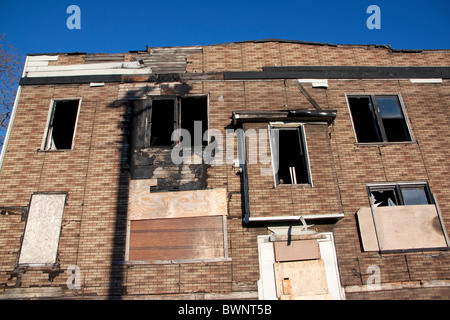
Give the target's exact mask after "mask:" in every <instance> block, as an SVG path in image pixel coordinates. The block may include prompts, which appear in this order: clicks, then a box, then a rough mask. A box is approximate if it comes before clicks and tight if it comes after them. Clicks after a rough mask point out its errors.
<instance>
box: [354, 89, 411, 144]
mask: <svg viewBox="0 0 450 320" xmlns="http://www.w3.org/2000/svg"><path fill="white" fill-rule="evenodd" d="M348 103H349V106H350V112H351V114H352V119H353V126H354V128H355V133H356V136H357V140H358V142H362V143H364V142H403V141H411V135H410V133H409V130H408V126H407V124H406V119H405V116H404V114H403V111H402V108H401V105H400V101H399V98H398V96H373V95H371V96H351V97H349V98H348Z"/></svg>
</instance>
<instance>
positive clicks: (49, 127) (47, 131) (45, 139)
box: [40, 97, 82, 152]
mask: <svg viewBox="0 0 450 320" xmlns="http://www.w3.org/2000/svg"><path fill="white" fill-rule="evenodd" d="M76 100H78V107H77V115H76V119H75V125H74V129H73V135H72V144H71V146H70V149H51V148H47V145H48V143H49V141H48V139H49V134H50V130H53V126H52V125H53V121H52V119H53V117H54V114H55V108H56V105H57V103H58V102H60V101H76ZM81 103H82V98H81V97H76V98H58V99H51V101H50V107H49V110H48V115H47V121H46V124H45V130H44V136H43V137H42V143H41V148H40V151H45V152H55V151H70V150H74V148H75V137H76V134H77V128H78V120H79V118H80V110H81Z"/></svg>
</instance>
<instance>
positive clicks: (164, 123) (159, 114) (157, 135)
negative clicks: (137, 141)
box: [150, 100, 175, 147]
mask: <svg viewBox="0 0 450 320" xmlns="http://www.w3.org/2000/svg"><path fill="white" fill-rule="evenodd" d="M174 105H175V103H174V100H153V102H152V108H151V110H152V112H151V130H150V137H151V139H150V146H151V147H155V146H171V145H172V132H173V130H174V122H175V118H174Z"/></svg>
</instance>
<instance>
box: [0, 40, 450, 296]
mask: <svg viewBox="0 0 450 320" xmlns="http://www.w3.org/2000/svg"><path fill="white" fill-rule="evenodd" d="M66 60H67V59H66ZM188 61H189V62H190V63H189V64H188V71H189V70H190V71H195V72H220V71H225V70H226V71H240V70H262V67H264V66H274V65H279V66H282V65H284V66H287V65H378V66H385V65H389V66H408V65H411V66H415V65H423V66H430V65H436V66H438V65H449V63H450V52H449V51H424V52H421V53H404V52H392V50H389V49H388V48H385V47H363V46H337V47H334V46H322V45H309V44H296V43H278V42H267V43H240V44H225V45H216V46H205V47H204V48H203V53H198V54H193V55H191V56H190V57H189V58H188ZM63 62H64V61H63ZM189 84H191V85H192V87H193V88H192V90H191V92H190V93H196V94H198V93H201V94H209V101H210V104H209V110H210V111H209V112H210V114H209V116H210V118H209V119H210V128H217V129H219V130H221V131H222V132H223V133H224V134H225V127H227V126H228V125H230V123H231V119H230V117H231V114H232V111H234V110H280V109H284V108H288V109H298V108H309V109H311V108H312V106H310V104H309V102H308V101H307V100H306V99H305V98H304V96H303V95H302V94H301V93H300V91H299V90H298V88H297V87H296V86H295V85H294V82H293V81H292V80H286V81H284V80H275V81H204V82H192V83H189ZM305 87H306V89H307V90H308V92H309V93H310V94H311V96H312V97H313V98H314V99H315V100H316V101H317V102H318V104H319V105H320V106H321V107H322V108H323V109H333V110H337V118H336V120H335V122H334V124H333V125H331V126H330V127H329V128H326V127H325V126H307V128H306V138H307V143H308V148H309V149H308V152H309V156H310V161H311V166H312V169H311V170H312V173H313V182H314V184H315V186H314V187H313V188H311V189H310V190H305V188H296V187H294V188H289V192H284V191H283V192H282V191H281V189H280V191H278V190H272V189H273V177H269V179H268V180H267V181H266V180H264V181H260V184H261V187H262V188H260V189H259V191H258V190H257V191H256V192H255V190H254V189H253V187H252V188H251V190H250V191H251V192H252V197H253V199H254V201H255V202H254V203H252V206H253V207H252V208H253V209H252V212H257V210H262V211H261V213H262V212H265V213H264V214H266V213H267V214H272V213H276V214H286V215H288V214H289V215H294V214H295V215H297V214H299V212H298V211H299V210H300V212H302V213H303V212H308V213H309V214H312V213H318V212H319V211H320V213H339V212H341V211H342V212H343V213H344V214H345V217H344V218H343V219H342V220H340V221H339V222H338V223H336V224H335V225H329V226H325V227H326V228H328V229H332V230H333V232H334V235H335V240H336V247H337V257H338V263H339V271H340V276H341V283H342V285H343V286H344V287H346V286H355V285H364V284H365V283H366V281H367V277H368V276H369V274H368V273H367V267H368V266H370V265H377V266H379V267H380V271H381V281H382V284H390V283H397V282H407V283H409V282H411V281H420V280H424V281H425V280H446V279H448V278H449V277H450V270H449V269H450V261H449V260H450V255H449V252H447V251H444V252H438V251H432V252H418V253H404V254H388V255H387V254H386V255H384V254H383V255H380V254H378V253H368V252H363V251H362V249H361V245H360V238H359V233H358V228H357V221H356V218H355V212H356V211H357V210H358V209H359V207H361V206H367V204H368V197H367V192H366V189H365V185H366V183H367V182H383V181H402V180H419V179H426V180H428V181H429V183H430V187H431V190H432V192H433V193H435V194H436V196H437V198H438V200H439V204H440V208H441V211H442V214H443V216H444V221H445V224H446V226H447V230H449V229H448V226H449V225H450V191H449V190H450V188H449V183H448V172H450V170H449V163H450V162H449V160H450V151H449V150H450V149H449V147H450V146H449V144H450V139H449V138H450V137H449V133H448V130H447V124H448V122H449V120H450V119H449V116H448V112H447V110H448V108H449V107H450V105H449V101H450V99H449V98H450V81H449V80H444V81H443V83H442V84H411V83H410V82H409V80H370V81H369V80H330V81H329V87H328V88H327V89H323V88H311V87H310V86H309V85H305ZM118 88H119V85H118V84H106V85H105V86H104V87H95V88H91V87H89V85H87V84H86V85H60V86H56V85H41V86H24V87H23V88H22V93H21V96H20V101H19V105H18V109H17V114H16V118H15V120H14V126H13V130H12V132H11V136H10V140H9V143H8V148H7V152H6V154H5V158H4V162H3V165H2V169H1V171H0V181H1V184H0V194H2V197H1V199H0V207H27V206H28V203H29V200H30V196H31V194H32V193H33V192H38V191H41V192H44V191H67V192H68V193H69V197H68V203H67V206H66V208H65V211H64V216H63V227H62V231H61V238H60V244H59V262H60V265H61V271H63V273H60V274H58V275H56V276H55V277H54V279H53V281H52V282H50V281H49V274H48V272H44V271H42V270H28V271H26V272H25V274H24V275H23V276H22V279H21V280H22V283H21V286H22V287H25V288H26V287H30V286H43V287H47V286H58V287H61V288H65V287H66V280H67V278H68V277H69V274H67V273H64V271H66V270H67V268H68V266H70V265H77V266H79V267H80V269H81V279H82V280H81V282H82V288H83V290H82V292H81V293H80V294H84V295H98V296H102V295H107V294H110V293H114V294H123V295H125V296H129V297H131V296H137V297H151V296H152V295H169V294H180V295H183V294H191V293H195V292H202V293H205V292H206V293H230V292H239V291H255V290H256V281H257V280H258V279H259V270H258V252H257V245H256V237H257V235H258V234H267V232H268V231H267V229H266V228H264V227H262V228H248V227H247V226H242V217H243V211H242V194H241V181H240V176H239V175H237V174H236V173H237V169H235V168H232V166H231V165H230V164H224V165H223V166H219V167H212V168H210V169H209V171H208V175H209V178H208V186H209V187H212V188H217V187H226V188H227V190H228V193H229V194H228V196H229V203H228V205H229V206H228V210H229V217H228V221H227V225H228V246H229V256H230V257H231V258H232V259H231V261H224V262H215V263H194V264H176V265H167V264H162V265H132V266H130V265H124V264H121V263H113V262H112V260H119V261H120V260H121V259H122V258H123V257H122V256H123V252H124V238H125V233H126V228H125V223H126V215H125V214H126V203H127V199H126V194H127V188H126V186H127V171H124V170H121V169H123V168H122V167H121V157H122V141H123V140H122V139H123V137H122V133H123V132H122V129H121V125H122V120H123V117H124V113H125V105H124V104H122V103H118V102H117V101H116V100H117V94H118ZM346 93H361V94H380V93H382V94H400V95H401V98H402V100H403V102H404V106H405V110H406V114H407V116H408V119H409V121H410V124H411V128H412V133H413V136H414V138H415V141H414V142H413V143H408V144H398V145H397V144H396V145H386V146H379V147H378V146H360V145H355V137H354V133H353V129H352V124H351V120H350V116H349V111H348V107H347V102H346V98H345V94H346ZM78 97H81V98H82V104H81V110H80V116H79V120H78V127H77V133H76V138H75V148H74V150H71V151H55V152H42V151H38V149H39V148H40V146H41V143H42V138H43V134H44V130H45V125H46V120H47V116H48V110H49V106H50V102H51V99H59V98H78ZM329 133H330V135H328V134H329ZM324 164H325V165H324ZM322 166H323V168H322ZM255 169H257V168H255ZM251 170H253V169H251V168H249V172H248V173H249V178H250V181H256V180H255V179H256V178H257V176H256V175H255V173H253V171H251ZM257 171H259V170H257ZM252 179H253V180H252ZM269 180H270V181H269ZM335 181H337V182H338V186H336V184H335ZM266 182H267V183H268V184H267V186H266V185H264V183H266ZM269 182H270V184H271V186H270V187H271V188H272V189H271V190H270V192H263V190H266V188H268V187H269ZM258 188H259V187H257V189H258ZM258 192H260V195H261V196H262V197H261V198H260V199H257V197H258ZM255 199H256V200H255ZM324 199H329V201H324ZM283 202H290V203H293V205H292V206H289V207H287V206H286V207H284V206H280V203H283ZM268 205H269V206H268ZM269 207H270V208H269ZM255 208H258V209H255ZM255 210H256V211H255ZM283 210H285V211H286V212H284V211H283ZM277 211H278V212H277ZM24 221H25V219H24V217H23V215H20V214H19V215H0V231H1V232H0V255H1V256H0V261H1V262H0V293H1V292H2V291H6V290H8V289H10V288H11V287H12V286H14V285H15V284H16V279H17V278H16V277H12V278H10V275H11V273H12V272H13V271H14V264H15V261H16V259H17V257H18V251H19V248H20V241H21V236H22V234H23V230H24V226H25V222H24ZM449 297H450V293H449V289H448V287H445V288H423V289H420V288H413V289H403V290H385V291H377V292H363V293H349V294H347V298H349V299H380V298H381V299H396V298H397V299H403V298H406V299H409V298H413V299H429V298H447V299H448V298H449Z"/></svg>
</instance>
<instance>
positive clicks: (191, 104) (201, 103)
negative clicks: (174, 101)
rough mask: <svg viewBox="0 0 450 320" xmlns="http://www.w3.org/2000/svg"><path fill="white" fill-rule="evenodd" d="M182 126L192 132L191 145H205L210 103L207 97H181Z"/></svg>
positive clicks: (206, 142)
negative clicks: (204, 137)
mask: <svg viewBox="0 0 450 320" xmlns="http://www.w3.org/2000/svg"><path fill="white" fill-rule="evenodd" d="M180 128H181V129H186V130H188V131H189V133H190V134H191V146H205V145H207V144H208V141H207V140H206V139H205V140H203V135H204V133H205V131H206V130H207V129H208V103H207V99H206V97H187V98H181V99H180Z"/></svg>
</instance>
